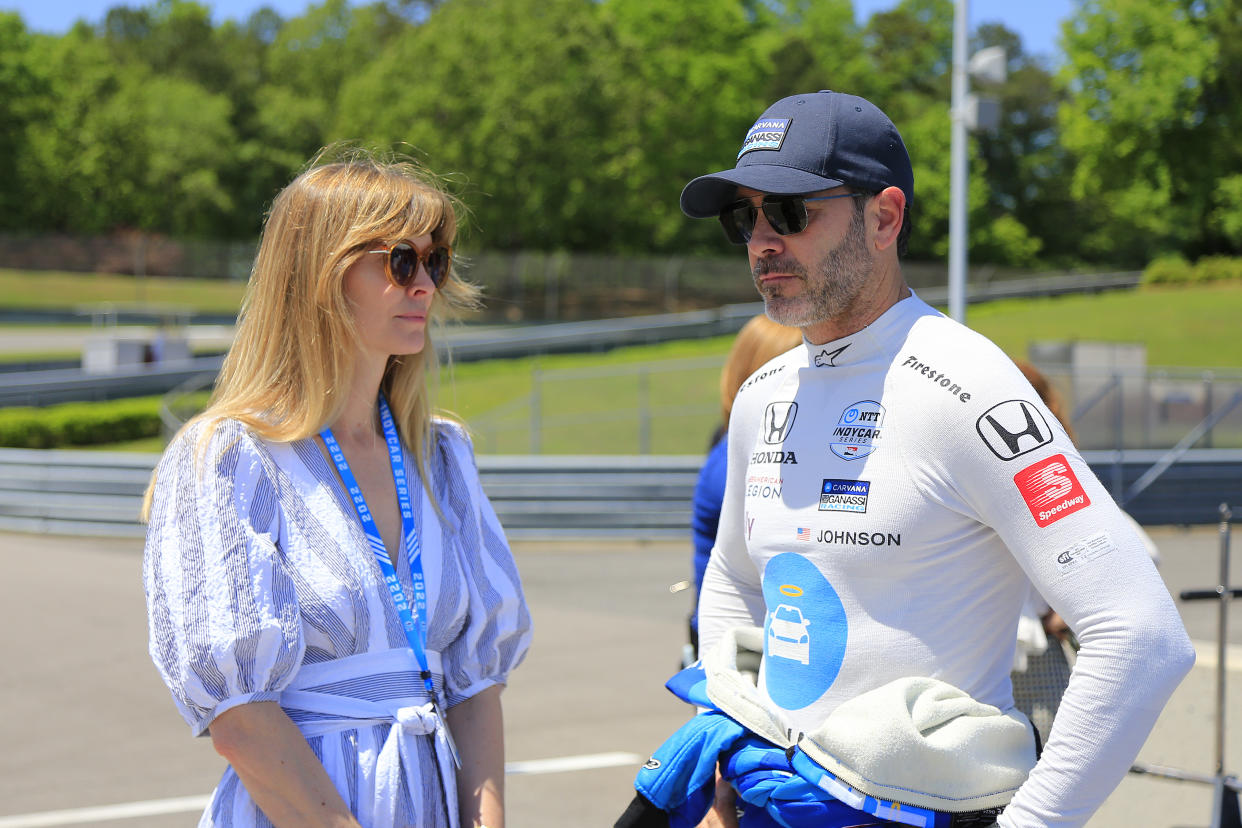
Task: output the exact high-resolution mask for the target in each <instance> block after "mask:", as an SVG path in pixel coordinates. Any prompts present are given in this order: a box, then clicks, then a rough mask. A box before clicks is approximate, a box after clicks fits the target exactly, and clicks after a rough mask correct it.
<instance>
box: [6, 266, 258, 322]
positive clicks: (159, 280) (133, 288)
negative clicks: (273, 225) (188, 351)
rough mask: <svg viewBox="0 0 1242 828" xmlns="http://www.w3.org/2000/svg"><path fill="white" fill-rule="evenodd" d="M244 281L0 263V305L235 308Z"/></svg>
mask: <svg viewBox="0 0 1242 828" xmlns="http://www.w3.org/2000/svg"><path fill="white" fill-rule="evenodd" d="M244 290H245V285H244V284H243V283H241V282H232V281H226V280H224V279H168V278H163V277H156V276H146V277H143V278H141V279H140V278H136V277H134V276H116V275H110V274H105V273H87V274H83V273H57V272H54V271H37V272H31V271H21V270H6V269H0V308H20V309H63V308H78V307H82V306H91V305H100V304H103V303H114V304H120V305H127V306H132V305H151V306H162V307H170V308H178V309H189V310H195V311H198V312H199V313H228V314H232V313H237V309H238V308H239V307H241V299H242V293H243V292H244Z"/></svg>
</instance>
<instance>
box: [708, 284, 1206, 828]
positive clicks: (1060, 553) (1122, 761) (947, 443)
mask: <svg viewBox="0 0 1242 828" xmlns="http://www.w3.org/2000/svg"><path fill="white" fill-rule="evenodd" d="M729 452H730V454H729V472H728V483H727V485H726V489H725V499H724V504H723V509H722V513H721V518H720V528H719V533H718V535H717V539H716V546H715V548H714V549H713V551H712V556H711V562H710V563H709V565H708V568H707V573H706V576H705V579H704V583H703V590H702V594H701V596H700V604H699V614H700V615H699V617H700V636H701V646H702V647H703V648H704V649H707V648H709V647H711V646H712V645H713V644H714V643H715V642H716V641H717V640H718V639H719V638H720V637H721V636H722V635H723V633H724V631H726V630H728V629H731V628H733V627H735V626H740V625H747V624H758V625H762V626H763V627H764V642H765V652H764V658H763V663H762V667H761V670H760V676H759V682H758V685H759V692H760V693H761V694H762V696H763V697H764V700H765V703H766V706H767V707H768V708H769V709H770V710H772V711H774V712H775V714H776V715H777V716H779V718H780V719H781V721H782V723H783V725H784V726H785V727H786V728H787V729H788V730H789V731H790V733H791V735H795V736H796V734H797V733H798V732H810V731H811V730H812V729H813V728H814V727H815V725H816V723H818V722H821V721H823V720H824V719H825V718H826V717H827V716H828V714H829V713H831V712H832V711H833V710H834V709H836V707H837V706H839V705H840V704H841V703H843V702H845V701H847V700H849V699H853V698H855V697H857V696H860V695H862V694H863V693H866V692H868V691H870V690H874V689H875V688H877V687H880V686H881V685H884V684H887V683H888V682H890V681H893V680H895V679H900V678H903V677H912V676H921V677H928V678H934V679H939V680H941V681H943V682H946V683H948V684H950V685H953V686H954V687H957V688H960V689H961V690H963V691H965V692H966V693H967V694H969V695H970V696H971V697H973V698H974V699H975V700H977V701H979V702H982V703H984V704H990V705H994V706H996V707H998V708H1000V709H1001V710H1007V709H1009V708H1011V707H1012V704H1013V703H1012V692H1011V687H1010V680H1009V671H1010V668H1011V666H1012V665H1013V657H1014V643H1015V635H1016V628H1017V619H1018V614H1019V611H1020V610H1021V607H1022V602H1023V599H1024V597H1025V596H1026V591H1027V589H1028V584H1027V579H1028V578H1029V580H1030V582H1031V583H1032V584H1034V586H1035V588H1036V589H1037V590H1038V591H1039V592H1040V594H1042V595H1043V596H1044V597H1045V598H1046V599H1047V600H1048V603H1049V604H1050V605H1051V606H1052V608H1053V609H1055V610H1056V611H1057V612H1059V613H1060V614H1061V616H1062V617H1063V618H1064V619H1065V620H1066V622H1067V623H1068V624H1069V625H1070V627H1071V628H1072V629H1073V630H1074V631H1075V633H1076V635H1077V637H1078V639H1079V641H1080V642H1081V644H1082V650H1081V652H1080V654H1079V659H1078V663H1077V666H1076V668H1075V670H1074V674H1073V678H1072V679H1071V681H1070V684H1069V688H1068V690H1067V691H1066V693H1065V696H1064V699H1063V700H1062V703H1061V708H1060V712H1059V713H1058V718H1057V721H1056V726H1055V727H1054V729H1053V732H1052V735H1051V738H1050V739H1049V740H1048V744H1047V745H1046V747H1045V749H1044V752H1043V755H1042V758H1041V760H1040V761H1039V763H1038V764H1037V765H1036V767H1035V769H1034V770H1033V771H1032V773H1031V775H1030V777H1029V778H1028V780H1027V781H1026V783H1024V784H1023V785H1022V787H1021V788H1020V789H1019V790H1018V792H1017V794H1016V795H1015V797H1014V798H1013V801H1012V802H1011V803H1010V804H1009V806H1008V807H1007V809H1006V811H1005V813H1004V814H1003V815H1002V816H1001V818H1000V821H999V825H1001V826H1002V828H1019V826H1021V827H1022V828H1034V827H1035V826H1041V827H1042V826H1081V825H1084V824H1085V823H1086V821H1087V819H1088V818H1089V817H1090V815H1091V814H1092V813H1093V812H1094V811H1095V810H1096V809H1097V808H1098V807H1099V805H1100V804H1101V803H1102V802H1103V801H1104V799H1105V797H1106V796H1107V795H1108V794H1109V792H1110V791H1111V790H1112V789H1113V788H1114V787H1115V786H1116V785H1117V783H1118V782H1119V781H1120V779H1121V778H1122V776H1123V775H1124V774H1125V772H1126V770H1127V769H1128V768H1129V766H1130V764H1131V762H1132V761H1133V759H1134V757H1135V756H1136V755H1137V753H1138V750H1139V748H1140V747H1141V745H1142V743H1143V741H1144V739H1145V738H1146V736H1147V734H1148V732H1149V731H1150V729H1151V727H1152V725H1153V724H1154V722H1155V720H1156V716H1157V715H1158V714H1159V712H1160V710H1161V708H1162V707H1163V705H1164V704H1165V702H1166V701H1167V700H1168V698H1169V696H1170V694H1171V693H1172V692H1173V689H1174V688H1175V687H1176V686H1177V684H1178V682H1179V681H1180V680H1181V678H1182V677H1183V676H1184V675H1185V673H1186V672H1187V671H1188V670H1189V669H1190V666H1191V664H1192V663H1193V659H1194V652H1193V649H1192V647H1191V645H1190V642H1189V640H1188V639H1187V637H1186V633H1185V629H1184V627H1183V625H1182V623H1181V620H1180V618H1179V616H1178V614H1177V611H1176V609H1175V607H1174V605H1173V602H1172V599H1171V598H1170V596H1169V593H1168V591H1167V589H1166V588H1165V586H1164V583H1163V581H1162V580H1161V579H1160V577H1159V575H1158V574H1157V573H1156V570H1155V567H1154V566H1153V565H1152V562H1151V559H1150V558H1149V557H1148V555H1147V553H1146V552H1145V551H1144V548H1143V545H1142V542H1141V541H1140V539H1139V537H1138V535H1137V534H1136V532H1135V531H1134V529H1133V528H1132V526H1131V525H1130V524H1129V522H1128V521H1127V520H1126V518H1125V517H1124V516H1123V515H1122V513H1121V511H1120V509H1118V507H1117V506H1116V504H1115V503H1114V502H1113V500H1112V498H1111V497H1110V496H1109V494H1108V492H1107V491H1106V490H1105V489H1104V488H1103V487H1102V486H1101V484H1100V483H1099V481H1098V480H1097V479H1096V478H1095V476H1094V475H1093V474H1092V472H1091V471H1090V469H1089V468H1088V467H1087V465H1086V464H1085V463H1084V462H1083V460H1082V459H1081V457H1080V456H1079V454H1078V452H1077V451H1076V450H1075V448H1074V446H1073V445H1072V443H1071V442H1070V440H1069V438H1068V436H1067V435H1066V434H1065V432H1064V430H1063V429H1062V428H1061V427H1060V426H1059V424H1058V423H1057V421H1056V419H1055V418H1054V417H1053V416H1052V415H1051V414H1050V413H1049V412H1048V410H1047V409H1046V408H1045V407H1044V405H1043V404H1042V403H1041V402H1040V400H1039V397H1038V395H1037V394H1036V393H1035V391H1034V390H1033V389H1032V388H1031V387H1030V385H1029V384H1028V383H1027V382H1026V380H1025V378H1024V377H1023V376H1022V374H1021V373H1020V372H1019V371H1018V369H1017V367H1016V366H1015V365H1014V364H1013V363H1012V361H1011V360H1010V359H1009V358H1008V357H1006V356H1005V354H1003V353H1002V352H1001V351H1000V350H999V349H997V348H996V347H995V346H994V345H993V344H992V343H990V342H989V341H988V340H986V339H984V338H983V337H981V336H979V335H978V334H976V333H974V332H972V331H970V330H969V329H967V328H965V327H963V326H961V325H959V324H957V323H956V322H953V321H951V320H949V319H947V318H946V317H944V316H943V315H942V314H940V313H939V312H937V311H936V310H934V309H933V308H931V307H929V306H928V305H927V304H925V303H924V302H923V301H922V300H920V299H919V298H918V297H917V296H911V297H909V298H907V299H904V300H902V301H901V302H898V303H897V304H896V305H894V306H893V307H892V308H890V309H889V310H888V311H887V312H886V313H885V314H884V315H882V316H881V317H880V318H879V319H878V320H876V321H875V322H873V323H872V324H871V325H869V326H868V327H866V328H864V329H863V330H862V331H859V332H858V333H856V334H853V335H851V336H849V337H846V338H844V339H840V340H837V341H834V342H830V343H827V344H826V345H810V344H808V343H804V344H803V345H802V346H800V347H798V348H795V349H793V350H792V351H790V352H788V353H786V354H784V355H782V356H780V357H777V358H776V359H775V360H773V361H771V362H769V363H768V364H767V365H765V366H764V367H763V368H761V369H760V370H759V371H758V372H756V373H755V374H754V375H753V376H752V377H751V378H750V379H749V380H748V381H747V382H746V383H745V384H744V385H743V386H742V389H741V391H740V392H739V393H738V396H737V399H736V401H735V402H734V406H733V411H732V415H731V417H730V427H729Z"/></svg>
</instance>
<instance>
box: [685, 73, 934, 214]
mask: <svg viewBox="0 0 1242 828" xmlns="http://www.w3.org/2000/svg"><path fill="white" fill-rule="evenodd" d="M841 186H849V187H856V188H858V189H859V190H866V191H868V192H879V191H880V190H883V189H884V188H886V187H899V188H900V189H901V191H902V192H904V193H905V194H906V204H912V203H913V202H914V170H913V169H911V167H910V154H909V153H908V152H906V145H905V144H904V143H903V142H902V140H901V135H900V134H899V133H898V132H897V127H895V126H893V122H892V121H890V120H889V119H888V116H887V115H885V114H884V113H883V112H881V111H880V109H879V108H878V107H877V106H876V105H875V104H873V103H871V102H870V101H868V100H865V99H864V98H860V97H858V96H857V95H846V94H845V93H842V92H832V91H829V90H823V91H821V92H811V93H808V94H805V95H792V96H790V97H788V98H782V99H781V100H779V101H777V102H776V103H774V104H772V105H771V106H770V107H768V108H767V111H765V112H764V113H763V114H762V115H760V116H759V120H757V121H755V125H754V126H752V127H751V128H750V131H749V132H747V133H746V140H745V141H743V142H742V149H741V151H740V152H738V154H737V165H736V166H735V167H734V168H733V169H731V170H724V171H723V172H718V173H712V174H711V175H701V176H699V177H698V178H696V179H694V180H693V181H691V182H690V183H689V184H687V185H686V188H685V189H684V190H682V191H681V209H682V211H683V212H684V213H685V214H686V215H688V216H690V217H691V218H709V217H712V216H716V215H719V214H720V211H721V210H722V209H723V208H724V207H725V205H727V204H730V203H732V202H734V201H736V200H737V195H736V191H737V188H738V187H750V188H751V189H753V190H758V191H759V192H761V193H771V194H774V195H800V194H802V193H814V192H818V191H819V190H829V189H832V188H833V187H841Z"/></svg>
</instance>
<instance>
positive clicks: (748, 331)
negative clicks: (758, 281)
mask: <svg viewBox="0 0 1242 828" xmlns="http://www.w3.org/2000/svg"><path fill="white" fill-rule="evenodd" d="M800 342H802V331H800V330H799V329H798V328H791V327H789V326H787V325H781V324H779V323H777V322H773V321H772V320H771V319H769V318H768V317H767V316H765V315H764V314H762V313H761V314H759V315H758V316H756V317H754V318H753V319H751V320H750V321H749V322H747V323H746V324H745V325H743V326H742V329H741V330H740V331H738V333H737V338H736V339H734V340H733V347H731V348H730V349H729V356H728V358H727V359H725V364H724V368H723V369H721V371H720V410H721V414H722V415H723V423H724V425H725V426H726V427H727V426H728V425H729V414H730V413H731V412H732V411H733V400H734V398H735V397H737V392H738V390H740V389H741V387H742V383H744V382H746V379H747V377H749V376H750V375H751V374H753V373H755V372H756V371H758V370H759V369H760V368H761V367H763V364H764V363H766V362H767V361H768V360H770V359H773V358H774V357H778V356H780V355H781V354H783V353H785V352H786V351H788V350H789V349H790V348H793V347H794V346H796V345H798V344H799V343H800Z"/></svg>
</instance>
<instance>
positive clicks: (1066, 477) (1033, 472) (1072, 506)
mask: <svg viewBox="0 0 1242 828" xmlns="http://www.w3.org/2000/svg"><path fill="white" fill-rule="evenodd" d="M1013 482H1014V483H1015V484H1016V485H1017V487H1018V491H1019V492H1021V494H1022V499H1023V500H1025V501H1026V506H1027V508H1028V509H1030V510H1031V517H1033V518H1035V523H1036V524H1037V525H1039V526H1040V527H1041V528H1043V527H1045V526H1049V525H1051V524H1053V523H1056V522H1057V521H1058V520H1060V519H1061V518H1063V517H1068V516H1069V515H1072V514H1074V512H1077V511H1079V510H1081V509H1085V508H1087V507H1088V506H1090V505H1091V499H1090V498H1088V497H1087V492H1086V490H1084V489H1083V487H1082V484H1081V483H1079V482H1078V478H1077V477H1075V476H1074V471H1073V470H1072V469H1071V468H1070V465H1069V461H1068V460H1066V459H1065V455H1064V454H1057V455H1053V456H1052V457H1049V458H1048V459H1047V460H1041V461H1039V462H1038V463H1036V464H1034V465H1033V466H1027V467H1026V468H1025V469H1023V470H1022V471H1020V472H1018V473H1017V474H1015V475H1014V476H1013Z"/></svg>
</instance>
